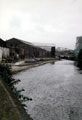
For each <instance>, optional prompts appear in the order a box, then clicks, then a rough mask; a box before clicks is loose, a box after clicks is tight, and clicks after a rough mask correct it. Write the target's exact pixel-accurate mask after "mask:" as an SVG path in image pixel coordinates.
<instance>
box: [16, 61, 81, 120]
mask: <svg viewBox="0 0 82 120" xmlns="http://www.w3.org/2000/svg"><path fill="white" fill-rule="evenodd" d="M81 73H82V72H81V71H79V70H78V68H77V67H75V66H74V62H73V61H68V60H62V61H57V62H56V63H49V64H45V65H42V66H38V67H34V68H30V69H29V70H25V71H23V72H20V73H18V74H16V75H15V76H14V77H15V78H17V79H20V80H21V82H20V83H19V84H18V85H17V88H18V89H22V88H24V89H25V91H24V92H23V94H24V95H26V96H28V97H31V98H32V101H27V102H26V103H25V104H26V106H27V108H26V109H27V112H28V113H29V114H30V116H31V117H32V118H33V120H82V74H81Z"/></svg>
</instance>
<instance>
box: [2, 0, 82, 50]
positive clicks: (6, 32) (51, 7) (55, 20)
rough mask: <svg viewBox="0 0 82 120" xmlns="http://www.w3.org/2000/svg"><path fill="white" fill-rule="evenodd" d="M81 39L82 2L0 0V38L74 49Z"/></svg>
mask: <svg viewBox="0 0 82 120" xmlns="http://www.w3.org/2000/svg"><path fill="white" fill-rule="evenodd" d="M81 35H82V0H0V37H1V38H2V39H4V40H5V39H9V38H12V37H16V38H20V39H23V40H26V41H29V42H38V43H39V42H40V43H54V44H55V45H56V46H60V47H67V48H72V49H74V47H75V42H76V36H81Z"/></svg>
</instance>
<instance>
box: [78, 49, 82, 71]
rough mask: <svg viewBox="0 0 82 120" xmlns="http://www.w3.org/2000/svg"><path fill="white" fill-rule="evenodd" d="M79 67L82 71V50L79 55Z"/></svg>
mask: <svg viewBox="0 0 82 120" xmlns="http://www.w3.org/2000/svg"><path fill="white" fill-rule="evenodd" d="M78 67H80V68H81V69H82V49H81V50H80V52H79V54H78Z"/></svg>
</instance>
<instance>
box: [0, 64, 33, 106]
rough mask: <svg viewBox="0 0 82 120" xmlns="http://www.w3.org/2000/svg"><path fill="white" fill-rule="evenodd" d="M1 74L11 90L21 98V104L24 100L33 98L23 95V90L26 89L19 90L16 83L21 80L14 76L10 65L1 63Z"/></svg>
mask: <svg viewBox="0 0 82 120" xmlns="http://www.w3.org/2000/svg"><path fill="white" fill-rule="evenodd" d="M0 76H1V78H2V80H4V82H5V83H6V84H8V86H9V87H10V89H11V91H12V92H13V93H14V95H15V96H16V97H17V98H18V100H20V102H21V104H22V103H23V102H24V101H27V100H32V99H31V98H28V97H26V96H24V95H22V93H21V92H22V91H24V89H22V90H17V88H16V87H15V85H16V84H18V83H19V82H20V80H19V79H18V80H16V79H14V78H13V73H12V71H11V66H10V65H8V64H4V63H0Z"/></svg>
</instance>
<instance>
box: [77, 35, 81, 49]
mask: <svg viewBox="0 0 82 120" xmlns="http://www.w3.org/2000/svg"><path fill="white" fill-rule="evenodd" d="M76 49H77V50H80V49H82V36H80V37H77V38H76Z"/></svg>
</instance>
